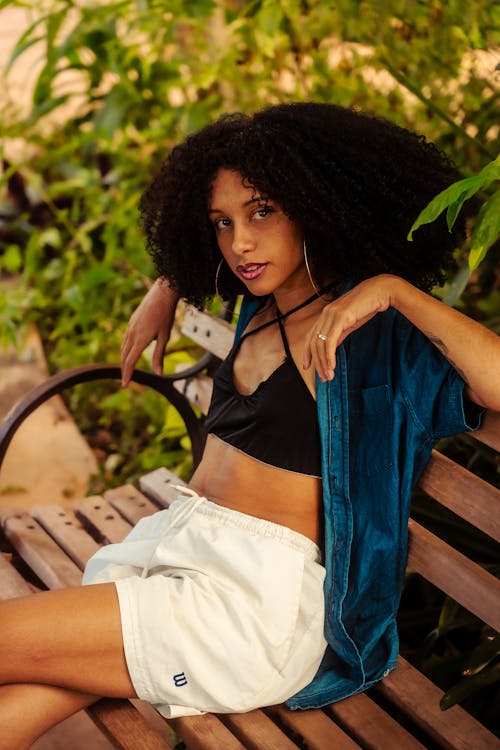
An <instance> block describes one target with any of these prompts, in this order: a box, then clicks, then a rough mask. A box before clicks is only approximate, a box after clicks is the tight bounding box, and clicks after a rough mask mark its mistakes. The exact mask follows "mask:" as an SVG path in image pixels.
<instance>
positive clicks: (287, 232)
mask: <svg viewBox="0 0 500 750" xmlns="http://www.w3.org/2000/svg"><path fill="white" fill-rule="evenodd" d="M208 209H209V217H210V221H211V222H212V224H213V226H214V228H215V234H216V237H217V242H218V244H219V248H220V251H221V253H222V255H223V256H224V259H225V261H226V262H227V264H228V266H229V268H230V269H231V271H232V272H233V273H234V274H236V276H238V278H240V279H241V280H242V281H243V283H244V284H245V285H246V287H247V288H248V290H249V291H250V292H251V293H252V294H254V295H256V296H261V295H266V294H272V293H275V292H276V291H278V290H280V289H283V290H290V291H293V290H295V289H300V290H302V289H303V288H305V286H307V288H308V289H309V288H310V283H309V281H308V277H307V271H306V267H305V263H304V252H303V238H302V233H301V231H300V230H299V227H298V226H297V224H296V223H295V222H293V221H291V220H290V219H289V218H288V217H287V216H286V215H285V214H284V213H283V211H282V210H281V209H280V207H279V206H278V205H277V204H276V203H273V202H272V201H268V200H264V199H263V198H261V196H260V195H259V194H258V193H257V192H256V191H255V190H254V189H253V188H251V187H245V185H244V183H243V178H242V177H241V175H240V174H239V173H238V172H233V171H231V170H228V169H220V170H219V172H218V173H217V176H216V178H215V180H214V182H213V184H212V193H211V197H210V205H209V207H208Z"/></svg>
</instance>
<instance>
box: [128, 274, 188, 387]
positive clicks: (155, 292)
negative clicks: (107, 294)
mask: <svg viewBox="0 0 500 750" xmlns="http://www.w3.org/2000/svg"><path fill="white" fill-rule="evenodd" d="M178 301H179V295H178V293H177V292H176V291H175V290H174V289H172V287H170V285H169V283H168V281H167V280H166V279H164V278H159V279H157V280H156V281H155V283H154V284H153V286H152V287H151V289H150V290H149V291H148V293H147V294H146V296H145V297H144V299H143V300H142V302H141V303H140V305H139V307H138V308H137V309H136V310H135V311H134V313H133V314H132V316H131V318H130V320H129V323H128V326H127V330H126V331H125V337H124V339H123V343H122V348H121V366H122V385H123V386H126V385H128V383H129V382H130V378H131V376H132V372H133V370H134V367H135V365H136V363H137V360H138V359H139V357H140V356H141V354H142V352H143V351H144V349H145V348H146V347H147V346H148V344H150V343H151V341H154V340H155V339H156V346H155V349H154V352H153V370H154V371H155V372H156V373H158V374H159V375H160V374H161V373H162V372H163V357H164V354H165V347H166V345H167V342H168V339H169V338H170V331H171V330H172V325H173V322H174V317H175V310H176V307H177V303H178Z"/></svg>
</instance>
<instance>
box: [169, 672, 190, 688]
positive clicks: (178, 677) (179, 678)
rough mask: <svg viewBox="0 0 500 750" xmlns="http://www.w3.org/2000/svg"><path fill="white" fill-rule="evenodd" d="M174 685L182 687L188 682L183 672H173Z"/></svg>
mask: <svg viewBox="0 0 500 750" xmlns="http://www.w3.org/2000/svg"><path fill="white" fill-rule="evenodd" d="M173 679H174V685H175V687H184V685H187V684H188V681H187V677H186V675H185V674H184V672H179V674H174V677H173Z"/></svg>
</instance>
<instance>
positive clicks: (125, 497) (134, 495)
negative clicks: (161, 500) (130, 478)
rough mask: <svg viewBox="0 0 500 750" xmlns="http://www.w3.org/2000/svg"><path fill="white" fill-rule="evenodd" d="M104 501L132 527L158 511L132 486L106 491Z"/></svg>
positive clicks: (155, 506)
mask: <svg viewBox="0 0 500 750" xmlns="http://www.w3.org/2000/svg"><path fill="white" fill-rule="evenodd" d="M104 499H105V500H107V501H108V503H109V504H110V505H112V506H113V508H114V509H115V510H117V511H118V513H119V514H120V515H121V516H123V518H124V519H125V520H126V521H128V523H130V524H132V526H135V524H136V523H137V522H138V521H140V520H141V518H144V516H151V515H152V514H153V513H156V512H157V510H158V506H157V505H155V504H154V503H152V502H151V500H149V499H148V498H147V497H146V495H143V494H142V492H139V490H138V489H137V488H136V487H134V485H133V484H124V485H122V486H121V487H115V488H114V489H112V490H106V492H105V493H104Z"/></svg>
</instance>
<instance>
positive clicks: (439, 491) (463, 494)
mask: <svg viewBox="0 0 500 750" xmlns="http://www.w3.org/2000/svg"><path fill="white" fill-rule="evenodd" d="M419 484H420V487H421V488H422V489H423V490H425V492H427V493H428V494H429V495H431V497H433V498H435V499H436V500H437V501H438V502H440V503H441V505H445V506H446V507H447V508H449V509H450V510H452V511H453V512H454V513H456V514H457V515H459V516H461V517H462V518H465V520H466V521H469V523H471V524H472V525H473V526H477V528H478V529H481V530H482V531H484V532H485V534H488V535H489V536H491V537H493V539H496V540H497V541H500V489H497V488H496V487H493V486H492V485H491V484H489V483H488V482H485V481H484V479H481V478H480V477H477V476H476V475H475V474H472V472H470V471H468V470H467V469H464V468H463V466H459V465H458V464H456V463H455V462H454V461H452V460H451V459H449V458H447V457H446V456H443V455H442V454H441V453H438V451H435V450H434V451H432V457H431V459H430V461H429V463H428V464H427V467H426V469H425V472H424V473H423V475H422V478H421V479H420V482H419Z"/></svg>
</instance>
